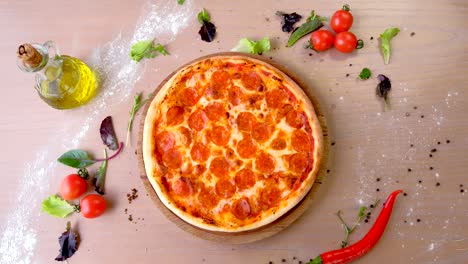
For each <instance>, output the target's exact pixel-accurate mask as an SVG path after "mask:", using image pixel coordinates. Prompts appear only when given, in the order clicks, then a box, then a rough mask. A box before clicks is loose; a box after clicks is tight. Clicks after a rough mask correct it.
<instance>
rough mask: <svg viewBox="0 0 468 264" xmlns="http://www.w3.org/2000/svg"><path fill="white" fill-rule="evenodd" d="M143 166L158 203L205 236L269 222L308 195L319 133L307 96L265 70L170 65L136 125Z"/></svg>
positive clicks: (211, 61)
mask: <svg viewBox="0 0 468 264" xmlns="http://www.w3.org/2000/svg"><path fill="white" fill-rule="evenodd" d="M143 135H144V136H143V157H144V161H145V169H146V172H147V175H148V178H149V179H150V182H151V183H152V185H153V187H154V189H155V190H156V193H157V194H158V196H159V198H160V199H161V201H162V202H163V203H164V204H165V205H166V207H168V208H169V209H170V210H171V211H172V212H174V213H175V214H176V215H178V216H179V217H181V218H182V219H183V220H185V221H187V222H189V223H190V224H193V225H195V226H197V227H200V228H204V229H207V230H213V231H224V232H239V231H245V230H250V229H254V228H258V227H261V226H264V225H266V224H269V223H271V222H273V221H274V220H276V219H277V218H279V217H280V216H281V215H284V214H285V213H286V212H288V211H289V210H290V209H292V208H293V207H294V206H295V205H296V204H297V203H299V202H300V201H301V200H302V198H303V197H304V196H305V195H306V194H307V192H308V191H309V190H310V188H311V186H312V184H313V182H314V180H315V175H316V173H317V171H318V166H319V162H320V159H321V155H322V141H323V140H322V132H321V129H320V125H319V122H318V119H317V116H316V115H315V112H314V109H313V107H312V104H311V102H310V100H309V99H308V97H307V96H306V95H305V94H304V92H303V91H302V89H301V88H300V87H299V86H298V85H297V84H296V83H295V82H294V81H292V80H291V79H290V78H289V77H288V76H286V75H285V74H284V73H282V72H280V71H279V70H277V69H276V68H274V67H273V66H271V65H269V64H267V63H265V62H263V61H260V60H256V59H253V58H247V57H243V56H219V57H213V58H208V59H203V60H201V61H197V62H194V63H192V64H189V65H188V66H185V67H184V68H182V69H180V70H179V71H178V72H177V73H175V74H174V75H173V76H172V77H171V78H170V79H169V80H168V81H167V82H166V83H165V84H164V85H163V87H162V88H161V89H160V91H159V92H158V93H157V95H156V96H155V98H154V99H153V101H152V103H151V105H150V106H149V109H148V113H147V116H146V119H145V128H144V134H143Z"/></svg>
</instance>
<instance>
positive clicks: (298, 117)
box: [286, 110, 306, 128]
mask: <svg viewBox="0 0 468 264" xmlns="http://www.w3.org/2000/svg"><path fill="white" fill-rule="evenodd" d="M305 122H306V117H305V114H304V112H302V111H296V110H291V111H289V112H288V113H287V114H286V123H288V125H290V126H292V127H294V128H301V127H302V126H304V123H305Z"/></svg>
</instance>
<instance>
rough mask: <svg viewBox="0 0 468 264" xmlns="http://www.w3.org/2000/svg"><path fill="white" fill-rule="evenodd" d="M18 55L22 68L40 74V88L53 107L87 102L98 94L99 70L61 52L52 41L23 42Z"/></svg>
mask: <svg viewBox="0 0 468 264" xmlns="http://www.w3.org/2000/svg"><path fill="white" fill-rule="evenodd" d="M50 51H52V52H53V53H54V54H51V53H50ZM17 55H18V59H19V60H18V66H19V68H20V69H21V70H23V71H25V72H35V73H36V76H35V77H36V86H35V88H36V91H37V92H38V94H39V97H40V98H42V100H44V101H45V102H46V103H47V104H49V105H50V106H52V107H53V108H56V109H70V108H75V107H78V106H81V105H83V104H86V103H87V102H88V101H89V100H91V99H92V98H93V97H94V95H95V94H96V89H97V87H98V81H97V78H96V75H95V73H94V72H93V71H91V69H90V68H89V67H88V66H87V65H86V64H85V63H84V62H82V61H81V60H79V59H77V58H74V57H71V56H67V55H59V54H58V53H57V51H56V49H55V45H54V43H53V42H51V41H48V42H46V43H44V44H42V45H41V44H23V45H21V46H19V48H18V54H17ZM52 55H53V56H52Z"/></svg>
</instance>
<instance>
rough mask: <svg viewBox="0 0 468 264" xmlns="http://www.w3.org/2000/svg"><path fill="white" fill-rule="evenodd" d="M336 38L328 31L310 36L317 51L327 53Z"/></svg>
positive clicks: (318, 31)
mask: <svg viewBox="0 0 468 264" xmlns="http://www.w3.org/2000/svg"><path fill="white" fill-rule="evenodd" d="M334 40H335V36H333V33H331V32H330V31H328V30H325V29H320V30H317V31H314V32H313V33H312V35H310V43H312V46H313V47H312V48H313V49H314V50H316V51H325V50H327V49H329V48H331V46H333V41H334Z"/></svg>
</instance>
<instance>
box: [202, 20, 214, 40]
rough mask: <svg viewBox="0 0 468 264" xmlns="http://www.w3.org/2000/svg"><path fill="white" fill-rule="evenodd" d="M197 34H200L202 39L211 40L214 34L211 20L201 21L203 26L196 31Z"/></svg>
mask: <svg viewBox="0 0 468 264" xmlns="http://www.w3.org/2000/svg"><path fill="white" fill-rule="evenodd" d="M198 34H200V37H201V39H202V40H203V41H206V42H211V41H213V39H214V38H215V35H216V26H215V25H213V23H211V22H208V21H203V26H202V27H201V28H200V31H198Z"/></svg>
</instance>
